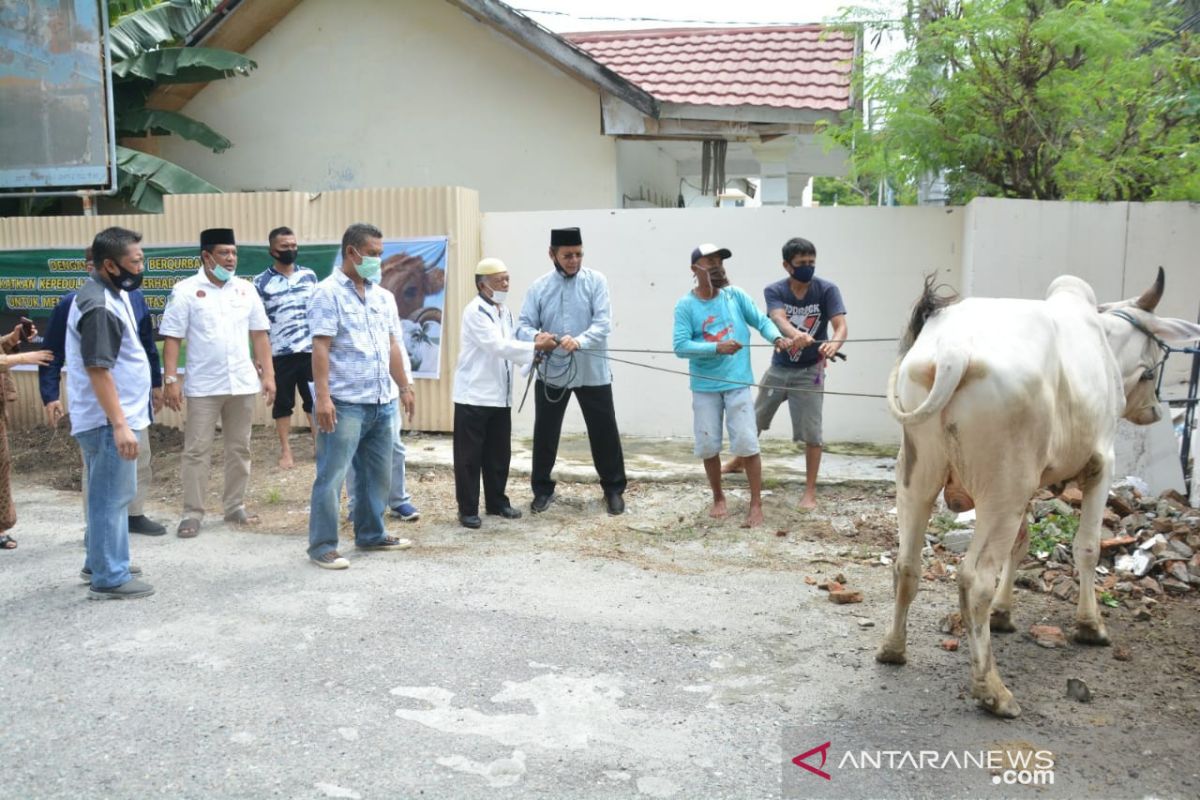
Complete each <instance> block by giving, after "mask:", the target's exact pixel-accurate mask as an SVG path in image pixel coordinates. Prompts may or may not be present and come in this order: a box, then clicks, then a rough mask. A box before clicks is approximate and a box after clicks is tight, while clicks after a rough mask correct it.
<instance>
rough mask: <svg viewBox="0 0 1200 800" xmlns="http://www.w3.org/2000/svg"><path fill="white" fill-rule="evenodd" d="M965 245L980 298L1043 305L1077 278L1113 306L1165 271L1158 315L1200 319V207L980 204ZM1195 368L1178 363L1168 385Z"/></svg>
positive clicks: (967, 281) (968, 284) (969, 215)
mask: <svg viewBox="0 0 1200 800" xmlns="http://www.w3.org/2000/svg"><path fill="white" fill-rule="evenodd" d="M964 240H965V253H964V257H963V281H964V286H965V289H966V291H967V292H968V293H970V294H973V295H979V296H984V297H1026V298H1031V299H1039V298H1042V297H1044V296H1045V293H1046V289H1047V288H1048V287H1049V285H1050V282H1051V281H1052V280H1054V279H1055V278H1056V277H1058V276H1059V275H1063V274H1070V275H1078V276H1079V277H1081V278H1083V279H1084V280H1086V281H1087V282H1088V283H1090V284H1091V285H1092V288H1093V289H1094V290H1095V292H1096V299H1097V300H1098V301H1099V302H1101V303H1106V302H1110V301H1113V300H1120V299H1122V298H1126V297H1136V296H1137V295H1140V294H1141V293H1142V292H1143V291H1145V290H1146V289H1148V288H1149V287H1150V286H1151V285H1152V284H1153V283H1154V276H1155V274H1156V273H1157V271H1158V268H1159V267H1160V266H1161V267H1163V269H1164V270H1165V271H1166V275H1167V282H1166V286H1167V288H1166V293H1165V295H1164V297H1163V301H1162V303H1160V304H1159V307H1158V309H1157V312H1158V313H1159V314H1161V315H1163V316H1169V317H1180V318H1183V319H1188V320H1193V321H1195V320H1196V319H1197V312H1198V310H1200V309H1198V305H1200V264H1198V259H1200V204H1195V203H1057V202H1039V201H1032V200H994V199H986V200H975V201H973V202H972V203H971V204H970V205H969V206H967V208H966V232H965V236H964ZM1189 369H1190V361H1189V360H1188V359H1187V358H1185V357H1183V356H1174V357H1172V358H1171V360H1170V361H1169V362H1168V371H1167V380H1166V381H1164V386H1165V387H1166V386H1167V384H1168V383H1170V384H1173V385H1174V386H1175V387H1176V388H1177V384H1178V381H1180V380H1185V379H1186V374H1187V371H1188V370H1189ZM1173 391H1174V389H1172V391H1164V395H1165V396H1174V394H1173ZM1179 393H1180V394H1182V389H1180V390H1179Z"/></svg>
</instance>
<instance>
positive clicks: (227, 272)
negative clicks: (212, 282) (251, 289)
mask: <svg viewBox="0 0 1200 800" xmlns="http://www.w3.org/2000/svg"><path fill="white" fill-rule="evenodd" d="M211 269H212V274H213V277H214V278H216V279H217V280H219V281H220V282H221V283H226V282H228V281H229V279H230V278H232V277H233V276H234V274H236V272H237V267H234V268H233V269H225V268H224V267H222V266H221V265H220V264H213V265H212V267H211Z"/></svg>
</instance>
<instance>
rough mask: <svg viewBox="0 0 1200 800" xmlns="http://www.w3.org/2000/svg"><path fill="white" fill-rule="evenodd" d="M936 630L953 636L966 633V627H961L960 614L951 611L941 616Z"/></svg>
mask: <svg viewBox="0 0 1200 800" xmlns="http://www.w3.org/2000/svg"><path fill="white" fill-rule="evenodd" d="M938 630H940V631H941V632H942V633H945V634H949V635H950V636H954V637H961V636H963V635H964V634H966V628H964V627H963V621H962V614H960V613H958V612H957V611H951V612H950V613H949V614H947V615H946V616H944V617H942V621H941V622H940V623H939V624H938Z"/></svg>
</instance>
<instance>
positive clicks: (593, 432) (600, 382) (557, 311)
mask: <svg viewBox="0 0 1200 800" xmlns="http://www.w3.org/2000/svg"><path fill="white" fill-rule="evenodd" d="M550 262H551V263H552V264H554V270H553V271H552V272H548V273H546V274H545V275H543V276H542V277H540V278H538V279H537V280H536V281H534V282H533V285H532V286H530V287H529V292H528V293H527V294H526V295H525V302H524V303H523V304H522V305H521V316H520V318H519V319H518V320H517V337H518V338H520V339H522V340H523V341H526V342H532V341H535V340H536V337H537V334H538V333H539V332H541V331H545V332H547V333H549V334H551V335H552V336H556V337H557V338H558V348H557V349H556V350H554V352H552V353H550V354H549V356H547V358H546V360H545V361H544V362H543V368H542V370H540V371H539V374H538V381H537V385H536V386H535V387H534V422H533V472H532V475H531V482H532V487H533V504H532V506H531V508H532V509H533V513H535V514H538V513H541V512H543V511H545V510H546V509H547V508H548V507H549V506H550V503H551V502H552V501H553V500H554V486H555V482H554V480H553V479H552V478H551V477H550V473H551V471H552V470H553V469H554V462H555V460H556V459H557V457H558V442H559V437H560V436H561V435H562V423H563V415H564V414H566V413H567V404H568V403H569V402H570V400H571V395H572V394H574V395H575V399H576V400H577V401H578V402H579V410H580V411H582V412H583V421H584V423H585V424H586V425H587V432H588V443H589V444H590V445H591V448H592V461H593V462H594V463H595V465H596V473H597V474H598V475H599V476H600V487H601V488H602V489H603V490H604V505H605V507H606V508H607V509H608V513H609V514H614V515H616V514H621V513H623V512H624V511H625V499H624V497H623V495H624V493H625V484H626V480H625V456H624V453H623V452H622V451H621V433H620V431H619V430H618V429H617V412H616V409H615V408H614V407H613V395H612V370H610V369H609V365H608V359H607V358H605V357H604V355H605V351H606V350H607V349H608V334H609V331H610V329H611V328H612V304H611V303H610V301H609V297H608V281H607V280H606V279H605V277H604V276H603V275H601V274H600V273H599V272H596V271H595V270H590V269H584V268H583V237H582V235H581V234H580V232H579V228H556V229H554V230H552V231H550Z"/></svg>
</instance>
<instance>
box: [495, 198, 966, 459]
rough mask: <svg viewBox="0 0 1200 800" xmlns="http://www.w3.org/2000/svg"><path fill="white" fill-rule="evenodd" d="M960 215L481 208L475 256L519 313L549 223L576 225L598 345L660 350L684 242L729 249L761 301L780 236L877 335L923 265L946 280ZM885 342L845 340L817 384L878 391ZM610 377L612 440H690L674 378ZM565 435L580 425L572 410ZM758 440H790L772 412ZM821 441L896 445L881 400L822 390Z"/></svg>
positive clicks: (686, 395)
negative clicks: (598, 317) (604, 318)
mask: <svg viewBox="0 0 1200 800" xmlns="http://www.w3.org/2000/svg"><path fill="white" fill-rule="evenodd" d="M963 218H964V213H963V210H962V209H941V208H890V209H889V208H883V209H876V208H804V209H799V208H754V209H661V210H660V209H650V210H629V211H582V212H514V213H503V212H497V213H488V214H485V215H484V219H483V232H482V238H483V241H482V245H483V247H482V252H483V253H484V255H485V256H497V257H499V258H502V259H504V261H505V263H507V264H508V267H509V270H510V272H511V273H512V276H513V285H512V294H511V297H510V299H511V301H512V306H513V308H514V309H517V310H519V309H520V304H521V301H522V300H523V297H524V291H525V289H526V288H527V287H528V286H529V284H530V283H531V282H532V281H533V280H534V279H535V278H536V277H537V276H538V275H541V274H542V273H543V272H546V271H547V270H549V269H551V268H552V267H551V264H550V261H549V259H548V257H547V254H546V250H547V246H548V243H549V235H550V234H549V231H550V229H551V228H553V227H560V226H567V225H577V226H579V227H580V228H582V230H583V238H584V251H585V257H584V264H585V266H588V267H591V268H593V269H596V270H599V271H601V272H603V273H604V274H605V275H606V276H607V277H608V280H609V285H610V288H611V291H612V302H613V317H614V324H613V336H612V339H611V346H612V347H614V348H650V349H660V350H668V351H669V350H670V349H671V326H672V322H673V312H674V307H675V301H676V300H678V299H679V298H680V297H681V296H683V295H684V294H685V293H686V292H688V291H689V290H690V289H691V286H692V282H691V272H690V269H689V268H690V264H691V262H690V254H691V250H692V248H693V247H695V246H696V245H697V244H699V243H700V242H707V241H711V242H716V243H718V244H720V245H722V246H725V247H728V248H730V249H731V250H733V253H734V256H733V258H732V259H730V260H729V261H728V262H727V265H726V266H727V269H728V272H729V275H730V278H731V279H732V281H733V282H734V284H736V285H737V286H740V287H742V288H744V289H746V290H747V291H748V292H750V294H751V295H752V296H753V297H754V298H755V299H756V300H758V302H759V305H760V307H762V306H763V305H764V303H763V300H762V289H763V287H764V286H765V285H766V284H767V283H770V282H772V281H775V280H778V279H780V278H782V277H784V274H785V273H784V271H783V268H782V260H783V259H782V256H781V253H780V248H781V247H782V245H783V243H784V242H785V241H787V240H788V239H789V238H791V237H792V236H803V237H805V238H808V239H811V240H812V241H813V242H814V243H816V245H817V248H818V258H817V265H818V266H817V270H818V274H819V275H821V276H823V277H827V278H829V279H831V280H833V281H834V282H836V283H837V284H838V285H839V287H840V288H841V290H842V294H843V297H844V299H845V302H846V308H847V312H848V313H847V322H848V324H849V328H850V338H855V337H860V338H879V337H883V338H891V337H896V336H898V335H899V334H900V332H901V331H902V330H903V328H904V325H905V323H906V320H907V317H908V314H909V311H910V309H911V306H912V303H913V301H915V300H916V298H917V296H918V294H919V293H920V290H921V286H922V281H923V276H924V275H925V273H927V272H930V271H934V270H936V271H937V272H938V273H939V276H940V278H941V280H943V281H945V282H947V283H949V284H951V285H953V286H958V285H959V276H960V265H961V262H962V242H961V238H962V228H963V225H962V220H963ZM756 343H757V342H756ZM896 348H897V345H896V343H895V342H881V343H861V344H854V343H851V344H848V345H847V346H846V349H845V352H846V354H847V355H848V356H849V360H848V361H847V362H839V363H838V364H837V365H836V366H833V367H831V368H830V371H829V378H828V385H827V386H828V389H829V390H831V391H845V392H863V393H868V394H883V392H884V389H885V384H886V380H887V375H888V372H889V371H890V369H891V366H892V363H893V361H894V359H895V355H896ZM620 357H621V358H627V359H628V360H630V361H637V362H641V363H648V364H653V365H656V366H660V367H664V368H667V369H672V370H683V371H686V370H687V364H686V362H684V361H683V360H681V359H677V358H675V357H674V356H673V355H658V356H652V355H640V354H628V355H626V354H622V355H620ZM769 360H770V351H769V349H767V348H756V349H755V350H754V351H753V362H754V371H755V374H756V376H760V375H761V374H762V372H763V371H764V370H765V369H766V366H767V364H768V363H769ZM613 372H614V380H613V390H614V394H615V398H616V406H617V413H618V415H619V418H620V424H621V430H622V432H623V433H624V434H627V435H635V436H662V435H673V436H676V435H677V436H688V435H691V425H692V412H691V395H690V392H689V390H688V380H687V378H686V376H680V375H672V374H664V373H660V372H653V371H650V370H647V369H642V368H640V367H635V366H629V365H624V364H615V365H614V370H613ZM518 395H519V392H518ZM516 402H519V397H518V398H514V404H515V403H516ZM514 412H515V409H514ZM532 423H533V408H532V401H531V402H530V403H529V404H527V406H526V408H525V411H524V413H522V414H519V415H517V414H514V428H515V429H516V430H517V432H518V433H519V434H528V433H529V432H530V430H531V428H532ZM565 429H566V430H569V431H582V430H584V427H583V419H582V417H581V416H580V415H579V413H578V411H577V409H576V408H575V406H574V405H572V410H571V411H570V413H569V414H568V416H567V423H566V426H565ZM769 435H771V436H777V437H785V438H786V437H790V436H791V426H790V422H789V421H788V417H787V413H786V411H781V412H780V414H779V416H778V417H777V418H776V421H775V425H774V426H773V428H772V429H771V431H770V432H769ZM825 436H826V439H827V440H829V441H867V442H898V441H899V427H898V426H897V425H896V423H895V422H894V421H893V420H892V418H891V416H890V415H889V414H888V412H887V409H886V406H885V401H883V400H881V399H877V398H860V397H835V396H832V395H831V396H829V397H827V398H826V401H825Z"/></svg>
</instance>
